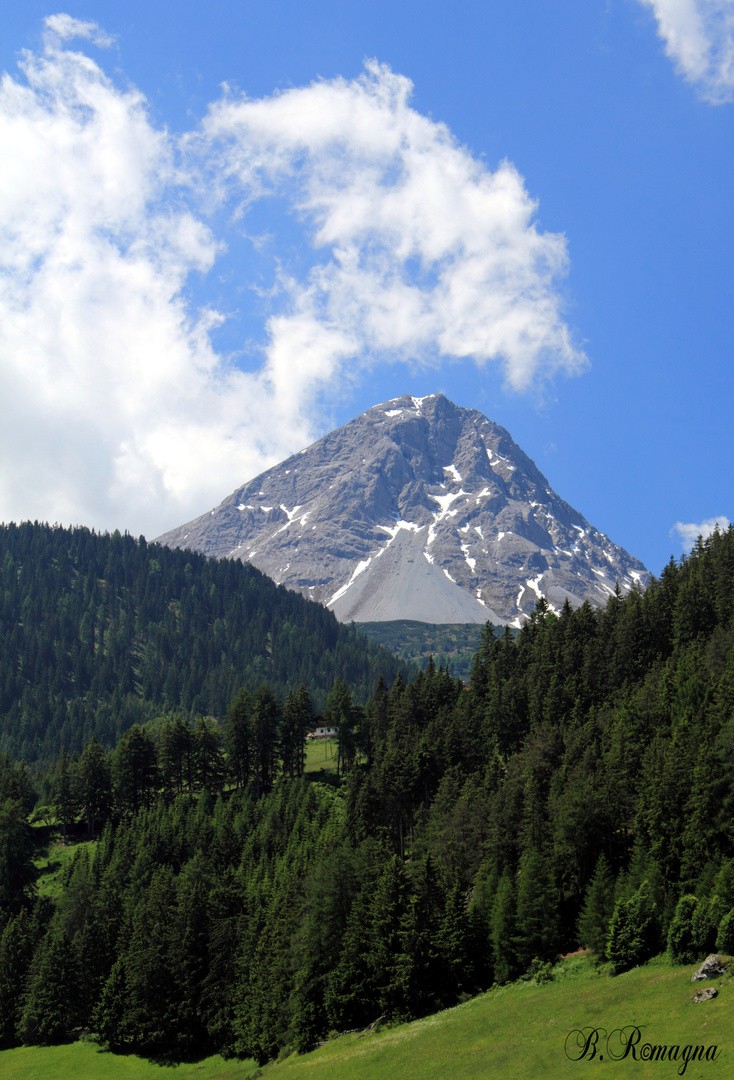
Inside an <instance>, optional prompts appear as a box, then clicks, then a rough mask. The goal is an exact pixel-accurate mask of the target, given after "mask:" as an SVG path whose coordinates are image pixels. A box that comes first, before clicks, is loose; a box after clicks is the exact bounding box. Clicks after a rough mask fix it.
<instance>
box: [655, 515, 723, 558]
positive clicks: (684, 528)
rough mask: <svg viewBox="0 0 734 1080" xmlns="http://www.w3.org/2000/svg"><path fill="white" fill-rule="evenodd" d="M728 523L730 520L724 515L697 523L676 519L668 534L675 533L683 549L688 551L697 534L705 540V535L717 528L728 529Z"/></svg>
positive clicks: (697, 536)
mask: <svg viewBox="0 0 734 1080" xmlns="http://www.w3.org/2000/svg"><path fill="white" fill-rule="evenodd" d="M729 525H730V522H729V520H728V518H725V517H717V518H707V519H706V520H705V521H702V522H700V523H699V524H698V525H696V524H686V523H684V522H682V521H676V523H675V525H674V526H673V528H672V529H671V530H670V535H671V536H673V535H674V534H677V536H678V538H679V539H680V542H681V547H682V548H683V550H684V551H690V550H691V548H692V547H693V545H694V544H695V543H696V540H698V538H699V536H702V537H703V538H704V540H705V539H706V537H707V536H711V534H712V533H713V532H716V531H717V530H718V531H721V532H723V531H724V530H725V529H728V528H729Z"/></svg>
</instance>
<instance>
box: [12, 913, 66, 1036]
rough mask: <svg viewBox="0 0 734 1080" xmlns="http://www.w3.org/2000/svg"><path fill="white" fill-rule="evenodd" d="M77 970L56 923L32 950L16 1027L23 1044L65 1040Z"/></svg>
mask: <svg viewBox="0 0 734 1080" xmlns="http://www.w3.org/2000/svg"><path fill="white" fill-rule="evenodd" d="M77 990H78V971H77V968H76V964H75V958H74V954H73V952H72V949H71V946H70V943H69V941H68V939H67V937H66V934H65V933H64V931H63V929H62V928H61V926H60V924H59V923H54V924H52V926H51V927H50V928H49V930H48V933H47V934H46V936H45V938H44V939H43V940H42V941H41V943H40V945H39V946H38V948H37V949H36V952H35V955H34V957H33V961H32V963H31V967H30V972H29V975H28V987H27V990H26V994H25V1003H24V1007H23V1011H22V1014H21V1018H20V1023H19V1026H18V1033H19V1035H20V1037H21V1040H22V1041H23V1042H24V1043H27V1044H35V1043H41V1044H45V1045H51V1044H53V1043H63V1042H68V1041H69V1040H70V1039H71V1038H72V1028H73V1027H74V1026H75V1024H76V1021H77V1019H78V1004H77V1002H78V997H77Z"/></svg>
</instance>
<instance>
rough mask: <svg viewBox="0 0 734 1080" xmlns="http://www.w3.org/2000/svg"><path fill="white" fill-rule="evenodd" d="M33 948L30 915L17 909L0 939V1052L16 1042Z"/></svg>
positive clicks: (23, 909)
mask: <svg viewBox="0 0 734 1080" xmlns="http://www.w3.org/2000/svg"><path fill="white" fill-rule="evenodd" d="M35 945H36V942H35V941H34V939H33V928H32V925H31V919H30V916H29V915H28V913H27V911H26V910H25V908H21V910H20V913H19V914H18V915H17V916H16V917H15V918H14V919H10V921H9V922H8V923H7V925H6V926H5V929H4V931H3V933H2V935H1V936H0V1050H7V1049H8V1048H9V1047H11V1046H15V1045H16V1044H17V1042H18V1038H19V1036H18V1032H19V1028H20V1019H21V1014H22V1005H23V989H24V986H25V983H26V976H27V973H28V969H29V967H30V964H31V960H32V958H33V950H34V947H35Z"/></svg>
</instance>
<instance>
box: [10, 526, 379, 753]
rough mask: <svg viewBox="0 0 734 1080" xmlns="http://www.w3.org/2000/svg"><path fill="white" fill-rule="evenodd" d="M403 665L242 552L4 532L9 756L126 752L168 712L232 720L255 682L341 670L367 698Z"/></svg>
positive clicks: (336, 674) (54, 532)
mask: <svg viewBox="0 0 734 1080" xmlns="http://www.w3.org/2000/svg"><path fill="white" fill-rule="evenodd" d="M399 667H400V664H399V662H398V661H397V660H395V659H394V658H393V657H392V656H391V655H390V654H389V653H387V652H386V651H384V650H381V649H378V648H377V647H375V646H374V645H372V644H369V643H368V642H366V641H365V640H364V639H363V638H362V636H361V635H359V634H357V633H356V632H355V631H354V630H353V629H350V628H348V627H343V626H340V625H339V623H337V621H336V619H335V618H334V616H333V615H332V614H331V613H330V612H328V611H326V609H325V608H323V607H321V606H320V605H319V604H314V603H310V602H309V601H307V600H304V599H303V598H302V597H301V596H298V595H296V594H295V593H293V592H291V591H289V590H287V589H285V588H282V587H278V586H276V585H275V584H274V583H273V582H272V581H271V580H270V579H269V578H267V577H265V575H264V574H261V573H260V571H259V570H256V569H255V568H254V567H252V566H249V565H243V564H242V563H241V562H239V561H233V560H230V559H223V560H216V559H206V558H204V557H203V556H200V555H196V554H194V553H193V552H183V551H175V550H171V549H169V548H166V547H161V546H159V545H157V544H146V542H145V539H144V538H143V537H140V539H138V540H136V539H134V538H133V537H131V536H128V535H125V536H121V535H120V533H118V532H115V533H114V534H113V535H112V536H110V535H108V534H104V535H100V534H98V533H95V532H93V531H91V530H89V529H85V528H77V529H63V528H60V527H58V526H55V527H51V526H48V525H39V524H37V523H36V524H31V523H30V522H26V523H24V524H22V525H12V524H11V525H3V526H0V750H5V751H7V752H8V753H9V754H11V756H12V757H14V758H16V759H20V758H23V759H24V760H25V761H26V762H28V763H31V762H37V761H40V762H46V763H48V762H49V761H54V760H55V759H56V758H57V756H58V754H59V751H60V749H61V747H62V745H63V746H65V747H66V749H67V751H68V752H69V753H73V752H75V751H76V752H81V750H82V749H83V747H84V744H85V743H86V742H87V740H88V739H89V737H90V736H91V735H92V733H94V734H96V736H97V738H98V740H99V741H100V743H102V744H103V745H105V746H107V747H110V748H111V747H113V746H114V745H115V744H116V742H117V740H118V739H119V737H120V735H121V734H122V732H123V731H125V730H126V729H127V728H129V727H130V726H131V725H132V724H133V723H143V722H145V721H146V720H148V719H150V718H151V717H154V716H156V715H157V714H158V713H161V712H168V713H172V712H176V711H180V712H182V713H183V714H184V715H185V716H186V717H189V716H196V715H197V714H200V713H202V714H209V715H212V716H215V717H220V718H221V717H223V716H224V712H225V709H226V707H227V704H228V702H229V701H230V700H231V698H232V697H233V695H234V694H235V692H236V691H237V690H238V689H239V688H240V687H241V686H243V685H249V686H252V687H257V686H258V685H259V684H260V683H262V682H265V681H266V682H267V683H268V684H269V685H270V686H271V688H272V689H273V690H274V691H275V692H276V693H281V694H284V693H285V692H286V690H287V689H288V688H291V687H292V688H293V689H296V688H297V687H298V686H299V685H300V684H301V683H303V684H305V685H306V686H307V687H308V688H309V691H310V693H311V695H312V697H313V700H314V704H315V706H316V708H317V709H318V708H320V706H321V705H322V704H323V702H324V701H325V698H326V694H327V693H328V691H329V690H330V689H331V687H332V685H333V683H334V680H335V679H337V678H342V679H348V680H349V684H350V687H351V690H352V694H353V695H354V697H355V699H356V700H358V701H363V702H364V701H366V699H367V697H368V695H369V694H370V693H371V692H372V689H373V688H374V685H375V682H376V681H377V678H378V675H382V676H383V677H384V678H385V679H387V680H388V681H389V682H392V680H393V679H394V677H395V674H396V672H397V671H398V669H399Z"/></svg>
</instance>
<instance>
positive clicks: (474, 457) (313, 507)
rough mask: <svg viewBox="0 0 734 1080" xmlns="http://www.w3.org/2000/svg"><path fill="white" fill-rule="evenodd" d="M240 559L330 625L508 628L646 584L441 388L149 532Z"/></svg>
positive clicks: (337, 434)
mask: <svg viewBox="0 0 734 1080" xmlns="http://www.w3.org/2000/svg"><path fill="white" fill-rule="evenodd" d="M159 542H161V543H163V544H167V545H169V546H172V547H183V548H189V549H192V550H195V551H199V552H201V553H203V554H205V555H213V556H217V557H219V558H223V557H229V558H241V559H242V560H243V561H249V562H251V563H252V564H253V565H254V566H256V567H258V568H259V569H260V570H262V571H263V572H264V573H266V574H268V575H269V576H270V577H271V578H273V579H274V580H275V581H276V582H278V583H279V584H283V585H285V586H287V587H288V588H290V589H295V590H297V591H298V592H301V593H302V594H303V595H304V596H307V597H309V598H310V599H313V600H318V601H320V602H321V603H323V604H325V605H326V606H327V607H329V608H330V609H331V610H332V611H333V612H334V614H335V615H336V616H337V618H338V619H339V620H340V621H341V622H352V621H354V622H383V621H390V620H395V619H414V620H419V621H422V622H427V623H484V622H486V621H487V620H490V621H491V622H492V623H494V624H496V625H508V624H509V625H511V626H514V627H518V628H519V627H521V626H522V625H523V623H524V622H525V621H526V620H527V619H528V618H529V617H530V615H531V613H532V611H533V610H534V608H535V605H536V604H537V602H538V600H539V599H540V598H541V597H543V598H545V600H546V601H547V603H548V606H549V607H550V609H551V610H553V611H556V612H559V611H560V609H561V608H562V606H563V604H564V601H566V600H568V601H569V602H570V604H571V606H572V607H579V606H580V605H581V604H582V603H583V602H584V601H585V600H588V601H589V602H590V603H591V604H592V605H593V606H594V607H602V606H604V605H605V604H606V603H607V601H608V600H609V597H610V596H611V595H613V594H614V593H615V590H616V589H617V586H618V587H619V590H620V591H621V593H622V594H626V593H628V592H629V591H630V589H632V588H633V587H634V586H635V585H640V586H644V585H646V584H647V583H648V581H649V578H650V575H649V573H648V572H647V570H646V569H645V567H644V566H643V565H642V563H640V562H638V561H637V560H636V559H634V558H632V557H631V556H630V555H629V554H628V553H627V552H626V551H624V550H623V549H622V548H620V547H618V546H617V545H616V544H613V543H612V542H611V540H609V539H608V537H606V536H605V535H604V534H603V533H600V532H599V531H598V530H597V529H595V528H594V527H593V526H592V525H590V524H589V522H588V521H587V520H586V519H585V518H584V517H583V515H582V514H580V513H579V512H578V510H574V509H573V507H571V506H569V505H568V503H566V502H564V500H563V499H561V498H560V497H559V496H558V495H557V494H556V493H555V492H554V491H553V490H552V488H551V487H550V485H549V483H548V481H547V480H546V478H545V477H544V476H543V474H542V473H541V472H540V471H539V470H538V468H537V467H536V465H535V464H534V463H533V462H532V461H531V460H530V458H529V457H528V456H527V455H526V454H524V453H523V451H522V450H521V449H520V447H519V446H517V444H516V443H515V442H514V441H513V440H512V438H511V436H510V435H509V433H508V432H507V431H506V430H505V429H504V428H502V427H500V426H499V425H498V424H495V423H493V422H492V421H490V420H488V419H487V418H486V417H485V416H483V415H482V413H480V412H477V411H476V410H475V409H465V408H459V407H458V406H456V405H454V404H453V402H451V401H449V400H448V399H447V398H446V397H444V395H443V394H433V395H431V396H429V397H424V398H417V397H411V396H408V395H403V396H402V397H398V398H395V399H394V400H392V401H388V402H384V403H383V404H381V405H376V406H374V407H373V408H371V409H369V410H368V411H367V412H365V413H363V414H362V415H361V416H358V417H357V418H356V419H354V420H352V421H350V422H349V423H348V424H345V425H344V427H341V428H338V429H337V430H336V431H332V432H331V433H330V434H328V435H326V436H325V437H324V438H322V439H319V441H318V442H315V443H314V444H313V445H312V446H310V447H308V448H307V449H305V450H302V451H301V452H300V453H299V454H295V455H294V456H293V457H291V458H289V459H288V460H287V461H284V462H282V463H281V464H280V465H276V466H275V467H274V468H272V469H269V470H268V471H267V472H264V473H262V474H261V475H260V476H257V477H255V479H254V480H251V481H249V482H248V483H246V484H244V485H243V486H242V487H241V488H238V489H237V491H235V492H234V493H233V494H232V495H230V496H228V497H227V498H226V499H224V501H223V502H222V503H220V505H219V506H217V507H216V508H215V509H214V510H212V511H210V512H208V513H206V514H203V515H202V516H201V517H199V518H197V519H196V520H194V521H191V522H189V523H188V524H186V525H183V526H181V528H178V529H174V530H172V531H171V532H167V533H165V534H164V535H163V536H161V537H159Z"/></svg>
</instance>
